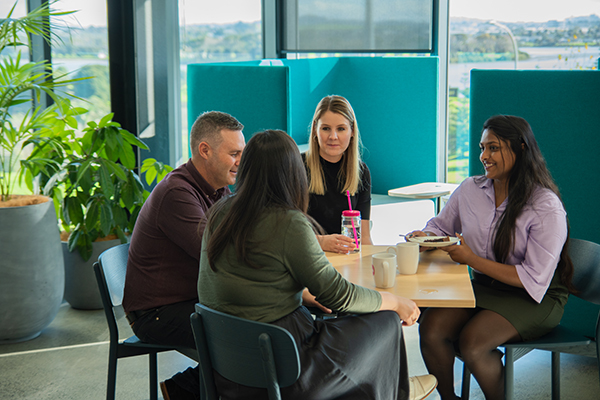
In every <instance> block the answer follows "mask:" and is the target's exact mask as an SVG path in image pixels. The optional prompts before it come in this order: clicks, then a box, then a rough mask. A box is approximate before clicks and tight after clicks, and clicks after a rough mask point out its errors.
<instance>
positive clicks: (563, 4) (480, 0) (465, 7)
mask: <svg viewBox="0 0 600 400" xmlns="http://www.w3.org/2000/svg"><path fill="white" fill-rule="evenodd" d="M590 14H596V15H598V16H600V0H450V15H451V16H461V17H469V18H478V19H495V20H497V21H502V22H519V21H522V22H544V21H549V20H553V19H555V20H558V21H561V20H564V19H565V18H569V17H581V16H588V15H590Z"/></svg>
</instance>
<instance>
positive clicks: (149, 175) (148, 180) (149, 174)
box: [146, 168, 158, 185]
mask: <svg viewBox="0 0 600 400" xmlns="http://www.w3.org/2000/svg"><path fill="white" fill-rule="evenodd" d="M156 175H158V173H157V171H156V169H155V168H153V169H149V170H147V171H146V183H147V184H148V185H151V184H152V182H153V181H154V178H156Z"/></svg>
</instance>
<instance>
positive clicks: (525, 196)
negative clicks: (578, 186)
mask: <svg viewBox="0 0 600 400" xmlns="http://www.w3.org/2000/svg"><path fill="white" fill-rule="evenodd" d="M485 130H490V131H491V133H493V134H494V135H496V136H497V137H498V139H500V141H503V142H504V143H508V144H509V146H510V148H511V150H512V151H513V153H514V154H515V164H514V165H513V167H512V170H511V171H510V175H509V181H508V204H507V206H506V210H505V211H504V213H503V214H502V217H501V220H500V222H499V224H498V228H497V229H496V238H495V239H494V255H495V256H496V260H497V261H498V262H502V263H504V262H505V261H506V259H507V257H508V254H509V253H510V251H511V250H512V249H513V247H514V240H515V224H516V220H517V218H518V217H519V215H521V212H522V211H523V208H524V207H525V204H526V203H527V201H528V200H529V199H530V198H531V196H532V194H533V192H534V191H535V189H536V187H538V186H541V187H544V188H547V189H550V190H552V191H553V192H554V193H556V195H557V196H558V198H559V199H560V200H561V202H562V198H561V196H560V192H559V190H558V187H557V186H556V183H555V182H554V179H552V176H551V174H550V171H549V170H548V167H547V166H546V160H545V159H544V156H543V155H542V152H541V151H540V148H539V147H538V144H537V141H536V140H535V137H534V135H533V131H532V129H531V126H530V125H529V123H528V122H527V121H525V120H524V119H523V118H521V117H515V116H512V115H495V116H493V117H491V118H489V119H488V120H487V121H485V123H484V124H483V129H482V133H483V132H484V131H485ZM504 143H501V146H502V145H503V144H504ZM567 224H568V220H567ZM558 273H559V275H560V278H561V281H562V282H563V284H565V285H566V286H567V288H568V289H569V291H570V292H576V289H575V288H574V287H573V284H572V283H571V280H572V277H573V262H572V261H571V257H570V256H569V234H568V232H567V240H566V242H565V244H564V246H563V249H562V251H561V254H560V261H559V263H558Z"/></svg>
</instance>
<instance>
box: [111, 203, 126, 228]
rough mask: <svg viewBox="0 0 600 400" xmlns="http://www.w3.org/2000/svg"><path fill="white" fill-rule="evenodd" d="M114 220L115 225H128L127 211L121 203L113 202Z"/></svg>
mask: <svg viewBox="0 0 600 400" xmlns="http://www.w3.org/2000/svg"><path fill="white" fill-rule="evenodd" d="M112 213H113V222H114V224H113V225H115V226H127V212H126V211H125V210H124V209H123V207H121V205H120V204H119V203H116V204H113V207H112Z"/></svg>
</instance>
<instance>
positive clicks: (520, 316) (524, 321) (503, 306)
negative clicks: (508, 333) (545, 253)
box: [471, 273, 569, 341]
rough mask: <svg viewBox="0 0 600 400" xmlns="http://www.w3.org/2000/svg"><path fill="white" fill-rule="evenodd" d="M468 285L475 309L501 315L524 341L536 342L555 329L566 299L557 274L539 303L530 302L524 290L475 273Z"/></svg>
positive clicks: (566, 292)
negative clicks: (470, 286)
mask: <svg viewBox="0 0 600 400" xmlns="http://www.w3.org/2000/svg"><path fill="white" fill-rule="evenodd" d="M471 282H472V284H473V291H474V292H475V299H476V302H477V307H480V308H484V309H486V310H491V311H494V312H497V313H498V314H500V315H502V316H503V317H504V318H506V319H507V320H508V322H510V323H511V324H512V325H513V326H514V327H515V329H516V330H517V331H518V332H519V335H521V339H522V340H525V341H527V340H533V339H537V338H539V337H540V336H543V335H545V334H546V333H548V332H550V331H551V330H552V329H553V328H554V327H555V326H556V325H558V323H559V322H560V319H561V318H562V315H563V311H564V307H565V303H566V302H567V298H568V296H569V292H568V291H567V288H566V287H565V286H564V285H563V284H562V283H561V282H560V277H559V276H558V275H557V274H555V275H554V277H553V279H552V283H551V284H550V287H549V288H548V291H547V292H546V295H545V296H544V298H543V299H542V302H541V303H537V302H536V301H535V300H533V299H532V298H531V296H529V294H528V293H527V291H526V290H525V289H522V288H518V287H515V286H510V285H507V284H504V283H502V282H499V281H497V280H494V279H492V278H490V277H489V276H487V275H484V274H478V273H474V274H473V280H472V281H471Z"/></svg>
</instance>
